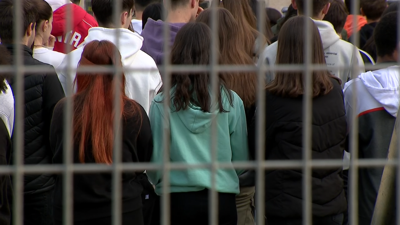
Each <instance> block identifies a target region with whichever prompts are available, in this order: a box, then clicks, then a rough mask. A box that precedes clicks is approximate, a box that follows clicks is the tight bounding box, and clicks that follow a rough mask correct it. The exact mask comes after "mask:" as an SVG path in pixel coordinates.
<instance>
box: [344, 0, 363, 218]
mask: <svg viewBox="0 0 400 225" xmlns="http://www.w3.org/2000/svg"><path fill="white" fill-rule="evenodd" d="M359 3H360V1H359V0H353V1H352V4H351V7H352V10H351V11H352V12H350V13H352V14H353V15H357V14H358V13H359V12H358V10H357V9H359V8H360V7H359V6H360V4H359ZM357 24H358V21H357V17H356V16H355V17H354V20H353V45H354V47H353V54H354V55H355V54H359V53H358V49H357V48H356V47H355V46H357V44H358V42H359V34H358V31H357ZM357 67H358V64H353V65H352V68H351V69H352V79H354V78H356V77H357V76H358V75H359V74H357V71H358V68H357ZM343 82H346V81H343ZM354 87H355V88H356V86H354ZM352 97H353V98H352V100H351V101H352V105H357V88H356V89H355V90H354V91H353V96H352ZM356 110H357V109H356V107H353V108H352V111H351V112H346V113H351V126H350V127H351V128H352V129H351V133H350V154H351V158H350V169H349V178H350V181H349V182H348V184H349V185H348V187H349V190H348V196H349V197H348V202H350V204H349V205H350V206H349V210H348V215H349V224H351V225H358V223H359V221H358V163H357V162H358V116H357V111H356Z"/></svg>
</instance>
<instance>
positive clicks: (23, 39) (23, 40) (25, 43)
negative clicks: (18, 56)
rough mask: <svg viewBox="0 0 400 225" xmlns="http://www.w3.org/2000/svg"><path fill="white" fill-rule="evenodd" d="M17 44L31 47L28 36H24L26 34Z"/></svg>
mask: <svg viewBox="0 0 400 225" xmlns="http://www.w3.org/2000/svg"><path fill="white" fill-rule="evenodd" d="M18 44H21V45H25V46H27V47H28V48H31V47H32V46H29V38H28V37H26V36H25V37H23V38H22V40H21V42H20V43H18Z"/></svg>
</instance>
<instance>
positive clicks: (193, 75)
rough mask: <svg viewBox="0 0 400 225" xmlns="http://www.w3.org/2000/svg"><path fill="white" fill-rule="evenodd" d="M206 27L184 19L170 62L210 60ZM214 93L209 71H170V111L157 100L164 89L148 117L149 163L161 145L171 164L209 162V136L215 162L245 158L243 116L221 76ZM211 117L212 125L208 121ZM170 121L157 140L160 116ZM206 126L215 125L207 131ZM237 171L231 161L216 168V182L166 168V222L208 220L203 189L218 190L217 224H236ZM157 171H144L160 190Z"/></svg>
mask: <svg viewBox="0 0 400 225" xmlns="http://www.w3.org/2000/svg"><path fill="white" fill-rule="evenodd" d="M210 46H211V30H210V28H209V27H208V26H207V25H205V24H204V23H188V24H187V25H185V26H183V27H182V29H181V30H180V31H179V32H178V34H177V36H176V39H175V43H174V45H173V47H172V51H171V63H172V64H173V65H204V66H206V65H209V64H210V59H211V48H210ZM219 80H220V86H219V87H218V91H217V93H212V92H211V86H212V85H211V75H210V74H209V73H208V72H189V73H173V74H172V80H171V83H172V89H171V90H166V91H169V93H170V94H171V96H170V101H171V103H170V109H169V110H170V113H169V114H168V115H169V116H168V118H164V117H166V114H165V111H166V110H168V109H164V107H163V104H164V100H165V98H166V94H165V93H160V94H159V95H157V96H156V98H155V99H154V101H153V103H152V105H151V110H150V121H151V126H152V131H153V136H154V154H153V158H152V162H154V163H161V162H162V161H163V152H164V150H165V147H167V149H168V150H169V155H170V156H169V158H170V162H172V163H177V162H180V163H187V164H188V165H192V164H199V163H200V164H202V163H211V159H212V154H211V150H210V146H211V144H212V142H211V140H212V135H215V136H216V137H217V138H216V143H217V144H216V145H215V149H214V150H213V151H215V154H216V158H217V159H218V162H224V163H231V162H235V161H245V160H247V156H248V146H247V137H246V119H245V112H244V107H243V102H242V100H241V99H240V98H239V96H238V95H237V94H236V93H234V92H233V91H230V90H228V89H227V87H226V85H225V82H224V79H223V77H221V78H220V79H219ZM213 118H215V119H216V121H215V125H216V126H215V127H213V126H212V123H213ZM164 119H167V120H168V121H169V123H170V127H169V132H168V134H169V139H170V145H169V146H164V145H163V131H164V130H165V129H164V127H163V121H164ZM212 129H215V134H213V132H212ZM242 172H243V171H242V170H240V169H236V170H235V168H234V167H233V166H232V167H230V168H225V169H217V172H216V174H215V181H216V185H215V187H213V185H212V183H211V178H212V173H211V171H210V170H208V169H193V168H188V169H186V170H173V171H171V172H170V182H169V184H170V191H171V224H193V225H197V224H198V225H207V224H208V222H209V219H208V212H209V205H208V192H209V190H210V189H211V188H215V190H216V191H217V192H218V200H219V204H218V217H219V218H218V220H219V223H218V224H225V225H236V224H237V212H236V203H235V195H236V194H239V178H238V175H240V174H241V173H242ZM162 173H163V171H149V172H148V175H149V178H150V180H151V181H152V183H153V184H154V185H155V187H156V193H157V194H158V195H163V194H168V193H162V186H163V182H164V180H162Z"/></svg>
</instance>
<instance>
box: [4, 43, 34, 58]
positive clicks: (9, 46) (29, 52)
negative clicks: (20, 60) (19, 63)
mask: <svg viewBox="0 0 400 225" xmlns="http://www.w3.org/2000/svg"><path fill="white" fill-rule="evenodd" d="M21 45H22V52H23V54H24V55H30V56H32V55H33V53H32V49H30V48H29V47H28V46H26V45H23V44H21ZM5 46H6V48H7V50H8V51H9V52H11V54H12V55H14V51H15V44H5Z"/></svg>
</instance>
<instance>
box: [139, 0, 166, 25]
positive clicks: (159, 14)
mask: <svg viewBox="0 0 400 225" xmlns="http://www.w3.org/2000/svg"><path fill="white" fill-rule="evenodd" d="M163 10H164V5H163V4H162V3H153V4H151V5H149V6H147V7H146V8H145V9H144V11H143V15H142V29H144V27H145V26H146V23H147V20H148V19H149V18H150V19H152V20H154V21H157V20H161V19H162V18H163Z"/></svg>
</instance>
